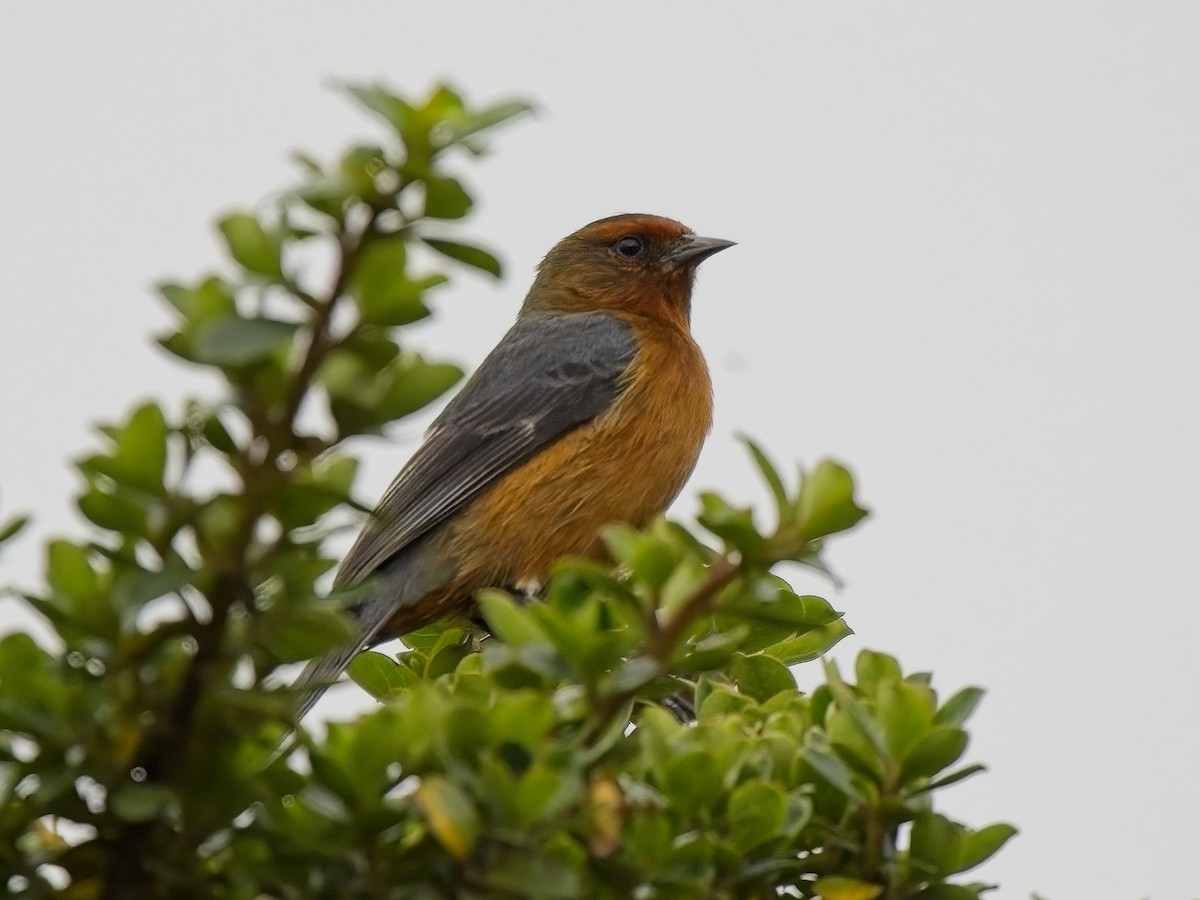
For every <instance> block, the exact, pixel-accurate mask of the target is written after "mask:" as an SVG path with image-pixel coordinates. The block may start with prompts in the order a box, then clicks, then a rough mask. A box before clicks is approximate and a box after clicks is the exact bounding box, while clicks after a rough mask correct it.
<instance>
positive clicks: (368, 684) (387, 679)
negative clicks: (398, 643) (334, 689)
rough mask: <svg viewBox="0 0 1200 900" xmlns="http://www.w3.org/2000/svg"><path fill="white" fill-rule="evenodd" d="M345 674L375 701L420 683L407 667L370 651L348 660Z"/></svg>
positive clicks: (392, 695)
mask: <svg viewBox="0 0 1200 900" xmlns="http://www.w3.org/2000/svg"><path fill="white" fill-rule="evenodd" d="M346 674H347V675H349V676H350V678H351V679H353V681H354V683H355V684H357V685H358V686H359V687H360V688H362V689H363V690H364V691H366V692H367V693H368V694H370V695H371V696H372V697H374V698H375V699H376V700H386V699H388V698H389V697H394V696H396V695H397V694H400V693H403V692H404V691H406V690H408V689H409V688H411V687H412V686H413V685H414V684H416V683H417V682H418V681H420V679H419V678H417V676H416V673H414V672H413V670H412V669H410V668H408V666H402V665H400V664H399V663H397V662H396V661H395V660H394V659H392V658H391V657H390V656H385V655H384V654H382V653H374V652H371V651H368V652H366V653H359V654H358V655H357V656H355V657H354V658H353V659H352V660H350V664H349V665H348V666H347V667H346Z"/></svg>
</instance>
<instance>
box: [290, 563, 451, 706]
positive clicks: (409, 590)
mask: <svg viewBox="0 0 1200 900" xmlns="http://www.w3.org/2000/svg"><path fill="white" fill-rule="evenodd" d="M427 560H428V562H427ZM451 574H452V570H451V569H450V568H448V567H447V566H446V565H445V562H444V559H443V558H442V556H441V555H440V554H439V553H437V548H436V547H430V546H429V545H428V544H426V543H424V542H422V543H420V544H417V545H415V546H412V547H409V548H406V550H405V551H404V552H403V553H402V554H400V555H399V556H397V557H396V558H394V559H392V560H391V561H389V562H388V564H387V565H386V566H385V567H384V568H383V569H380V570H379V571H377V572H376V573H375V574H374V575H373V576H372V577H371V578H370V580H368V581H367V582H365V583H362V584H358V585H355V586H353V587H352V588H351V590H354V591H356V592H361V596H362V600H361V601H360V602H358V603H356V604H355V605H354V608H353V613H354V619H355V621H356V622H357V623H358V636H357V637H356V638H355V640H354V641H353V642H351V643H349V644H346V645H345V646H343V647H339V648H338V649H336V650H333V651H331V652H329V653H327V654H326V655H325V656H322V657H321V658H320V659H314V660H313V661H312V662H310V663H309V664H308V665H307V666H305V667H304V671H303V672H301V673H300V676H299V677H298V678H297V679H296V681H295V682H294V684H293V685H292V687H293V688H294V689H295V691H296V693H297V694H298V696H299V697H300V701H299V703H300V705H299V707H298V712H297V721H298V720H299V719H303V718H304V716H305V715H307V714H308V712H309V711H310V710H311V709H312V708H313V706H314V705H315V704H316V702H317V701H318V700H319V699H320V698H321V695H322V694H324V693H325V691H326V690H327V689H328V688H329V687H330V686H331V685H332V684H333V683H334V682H335V681H336V680H337V677H338V676H339V675H341V674H342V672H343V671H344V670H345V668H346V666H348V665H349V664H350V660H352V659H353V658H354V657H355V656H356V655H357V654H358V653H360V652H361V651H363V650H365V649H366V648H368V647H370V646H371V645H373V644H376V643H378V642H379V640H380V635H381V634H382V633H383V629H384V626H386V625H387V623H388V620H389V619H391V617H392V616H393V614H395V612H396V610H398V609H402V608H404V607H405V606H411V605H413V604H415V603H418V602H419V601H420V600H421V598H423V597H424V596H426V594H428V593H429V592H430V591H432V590H434V589H435V588H437V587H439V586H441V585H443V584H445V583H446V581H447V580H448V578H449V576H450V575H451Z"/></svg>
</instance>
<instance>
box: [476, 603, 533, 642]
mask: <svg viewBox="0 0 1200 900" xmlns="http://www.w3.org/2000/svg"><path fill="white" fill-rule="evenodd" d="M476 599H477V601H478V603H479V611H480V612H481V613H482V614H483V617H484V619H486V620H487V623H488V627H489V629H490V631H491V632H492V634H494V635H495V636H496V637H498V638H499V639H500V640H502V641H504V643H506V644H511V645H513V646H518V647H519V646H521V645H522V644H535V643H544V642H545V641H546V640H547V636H546V633H545V632H544V631H543V630H542V628H541V626H540V625H538V623H537V620H536V619H534V617H533V616H532V615H531V614H530V612H529V610H528V609H525V608H524V607H522V606H520V605H519V604H517V603H516V601H514V600H513V599H512V597H511V596H510V595H509V594H507V593H505V592H504V591H498V590H494V589H487V590H483V591H480V592H479V595H478V596H477V598H476Z"/></svg>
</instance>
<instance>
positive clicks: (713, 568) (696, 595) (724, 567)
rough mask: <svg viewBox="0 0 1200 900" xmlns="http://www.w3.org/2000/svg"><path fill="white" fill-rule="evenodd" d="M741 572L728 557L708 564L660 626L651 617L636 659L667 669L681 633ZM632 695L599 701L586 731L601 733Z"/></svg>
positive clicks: (623, 693) (626, 693) (660, 670)
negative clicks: (697, 583)
mask: <svg viewBox="0 0 1200 900" xmlns="http://www.w3.org/2000/svg"><path fill="white" fill-rule="evenodd" d="M740 572H741V565H740V563H738V562H735V561H734V560H733V558H731V557H730V556H721V557H719V558H718V559H716V560H715V561H714V562H713V563H712V564H711V565H710V566H709V567H708V577H706V578H705V579H704V583H703V584H701V585H700V586H699V587H697V588H696V589H695V591H693V592H692V595H691V596H690V597H688V598H687V599H686V600H685V601H684V602H683V603H682V604H681V605H680V606H679V608H678V609H676V610H675V613H674V615H672V616H671V617H670V618H669V619H668V620H667V622H666V623H665V624H663V625H661V626H659V625H658V624H657V619H655V618H653V617H652V618H651V623H652V628H651V631H650V635H649V636H648V637H647V638H646V641H645V643H644V644H643V645H642V649H641V651H640V652H639V653H638V654H637V656H635V657H634V658H635V659H638V658H640V659H650V660H653V661H654V663H655V668H656V670H657V671H656V677H657V676H661V675H662V674H664V673H665V672H666V671H667V668H668V667H669V666H670V664H671V658H672V657H673V656H674V655H675V651H676V649H678V647H679V645H680V644H682V643H683V640H684V636H685V635H686V634H687V631H688V629H689V628H690V627H691V626H692V623H693V622H695V621H696V620H697V619H701V618H703V617H704V616H706V615H708V614H709V613H711V612H712V608H713V604H714V603H716V600H717V595H718V594H720V592H721V590H722V589H724V588H725V586H726V585H728V584H729V583H730V582H731V581H733V579H734V578H736V577H737V576H738V574H740ZM635 696H637V689H636V688H631V689H629V690H625V691H621V692H620V693H617V694H610V695H608V696H607V697H605V698H603V700H601V701H600V709H599V713H598V715H597V717H596V719H595V721H594V723H593V725H592V727H591V729H590V731H589V732H588V733H589V735H590V736H591V737H595V736H596V735H599V734H602V733H603V732H604V730H605V729H606V728H608V727H609V726H610V725H611V724H612V721H613V718H614V717H615V716H616V714H617V713H618V712H619V711H620V710H621V709H622V708H623V707H624V706H625V704H626V703H628V702H629V701H630V700H632V699H633V698H634V697H635Z"/></svg>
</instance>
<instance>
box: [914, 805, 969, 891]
mask: <svg viewBox="0 0 1200 900" xmlns="http://www.w3.org/2000/svg"><path fill="white" fill-rule="evenodd" d="M965 834H966V829H965V828H963V826H961V825H959V824H958V823H957V822H951V821H950V820H949V819H947V818H946V817H945V816H942V815H939V814H937V813H934V812H925V813H922V814H921V815H919V816H917V818H916V819H915V820H913V824H912V831H911V833H910V836H909V854H910V856H911V858H912V861H913V866H914V870H915V871H917V872H920V873H925V872H929V873H932V874H934V875H937V876H941V877H945V876H946V875H949V874H951V873H953V872H954V871H955V868H954V867H955V866H956V865H957V864H958V860H959V854H960V852H961V848H962V843H963V837H964V836H965Z"/></svg>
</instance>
